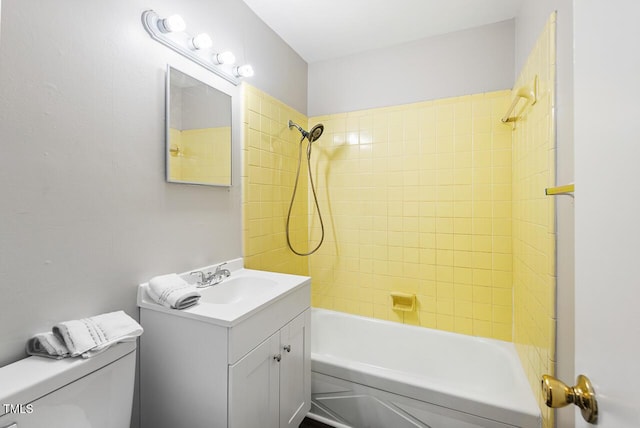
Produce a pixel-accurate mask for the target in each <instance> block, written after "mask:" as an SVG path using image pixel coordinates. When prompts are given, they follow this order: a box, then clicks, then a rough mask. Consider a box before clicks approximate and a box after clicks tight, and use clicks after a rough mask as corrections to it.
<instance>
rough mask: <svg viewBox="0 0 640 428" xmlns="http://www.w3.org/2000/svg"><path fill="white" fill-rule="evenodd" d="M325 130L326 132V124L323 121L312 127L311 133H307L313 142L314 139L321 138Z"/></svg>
mask: <svg viewBox="0 0 640 428" xmlns="http://www.w3.org/2000/svg"><path fill="white" fill-rule="evenodd" d="M323 132H324V125H323V124H321V123H319V124H317V125H316V126H314V127H313V128H311V131H309V135H307V138H308V139H309V142H310V143H313V142H314V141H316V140H317V139H318V138H320V136H321V135H322V133H323Z"/></svg>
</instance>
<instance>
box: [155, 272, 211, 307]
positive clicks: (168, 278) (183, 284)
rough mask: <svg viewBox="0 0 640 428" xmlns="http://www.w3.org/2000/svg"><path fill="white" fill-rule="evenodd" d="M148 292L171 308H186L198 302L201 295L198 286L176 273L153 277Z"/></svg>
mask: <svg viewBox="0 0 640 428" xmlns="http://www.w3.org/2000/svg"><path fill="white" fill-rule="evenodd" d="M147 294H148V295H149V297H151V298H152V299H153V300H154V301H155V302H156V303H159V304H161V305H163V306H166V307H167V308H171V309H186V308H188V307H191V306H193V305H195V304H196V303H198V300H199V299H200V297H201V294H200V292H199V291H198V290H197V289H196V287H194V286H193V285H191V284H189V283H188V282H187V281H185V280H184V279H182V278H180V277H179V276H178V275H177V274H175V273H170V274H168V275H159V276H154V277H153V278H151V279H150V280H149V287H148V288H147Z"/></svg>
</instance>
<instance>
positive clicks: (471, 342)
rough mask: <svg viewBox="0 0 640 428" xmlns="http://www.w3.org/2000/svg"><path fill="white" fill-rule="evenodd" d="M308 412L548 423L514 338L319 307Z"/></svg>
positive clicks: (436, 423)
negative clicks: (468, 333)
mask: <svg viewBox="0 0 640 428" xmlns="http://www.w3.org/2000/svg"><path fill="white" fill-rule="evenodd" d="M311 326H312V327H311V329H312V330H311V331H312V334H311V371H312V374H311V379H312V380H311V395H312V399H311V402H312V408H311V413H310V414H309V417H311V418H313V419H316V420H319V421H321V422H324V423H327V424H329V425H332V426H335V427H354V428H364V427H367V428H404V427H407V428H409V427H430V428H472V427H500V428H505V427H522V428H533V427H540V426H541V416H540V410H539V408H538V406H537V404H536V401H535V399H534V397H533V393H532V391H531V388H530V386H529V383H528V382H527V379H526V377H525V374H524V371H523V369H522V367H521V365H520V361H519V359H518V356H517V354H516V351H515V348H514V346H513V344H511V343H508V342H502V341H498V340H493V339H483V338H476V337H471V336H465V335H461V334H455V333H448V332H443V331H440V330H433V329H427V328H422V327H414V326H408V325H405V324H399V323H394V322H389V321H382V320H377V319H373V318H365V317H359V316H354V315H348V314H344V313H340V312H334V311H328V310H324V309H317V308H314V309H313V310H312V315H311Z"/></svg>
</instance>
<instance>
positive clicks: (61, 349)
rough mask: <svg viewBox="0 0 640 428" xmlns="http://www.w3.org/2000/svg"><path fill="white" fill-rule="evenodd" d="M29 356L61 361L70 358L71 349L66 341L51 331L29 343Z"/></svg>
mask: <svg viewBox="0 0 640 428" xmlns="http://www.w3.org/2000/svg"><path fill="white" fill-rule="evenodd" d="M27 354H29V355H39V356H41V357H48V358H55V359H56V360H59V359H62V358H64V357H68V356H69V349H68V348H67V346H66V345H65V344H64V341H62V340H61V339H60V338H59V337H58V336H56V335H55V334H53V333H52V332H50V331H49V332H44V333H38V334H36V335H35V336H33V337H32V338H31V339H29V340H28V341H27Z"/></svg>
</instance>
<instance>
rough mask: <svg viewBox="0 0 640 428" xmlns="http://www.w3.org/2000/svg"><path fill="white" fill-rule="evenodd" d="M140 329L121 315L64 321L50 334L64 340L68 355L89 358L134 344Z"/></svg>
mask: <svg viewBox="0 0 640 428" xmlns="http://www.w3.org/2000/svg"><path fill="white" fill-rule="evenodd" d="M142 331H143V330H142V327H141V326H140V324H138V323H137V322H136V321H135V320H134V319H133V318H131V317H130V316H129V315H127V314H125V313H124V312H123V311H117V312H110V313H107V314H102V315H97V316H95V317H91V318H83V319H79V320H71V321H64V322H61V323H59V324H56V325H55V326H54V327H53V333H54V334H55V335H56V336H58V337H59V338H62V340H64V343H65V345H66V346H67V348H68V349H69V355H70V356H72V357H77V356H78V355H82V357H83V358H89V357H91V356H93V355H96V354H98V353H100V352H102V351H104V350H105V349H107V348H108V347H109V346H111V345H113V344H114V343H118V342H129V341H133V340H136V337H138V336H140V335H141V334H142Z"/></svg>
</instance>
